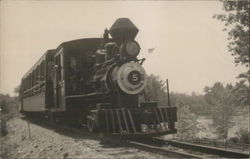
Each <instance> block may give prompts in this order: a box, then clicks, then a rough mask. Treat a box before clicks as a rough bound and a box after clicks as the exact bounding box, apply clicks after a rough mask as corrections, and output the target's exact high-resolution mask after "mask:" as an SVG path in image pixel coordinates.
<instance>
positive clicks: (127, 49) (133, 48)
mask: <svg viewBox="0 0 250 159" xmlns="http://www.w3.org/2000/svg"><path fill="white" fill-rule="evenodd" d="M140 49H141V48H140V46H139V44H138V43H137V42H136V41H127V42H125V43H124V44H122V46H121V52H122V54H125V55H127V56H129V57H136V56H137V55H138V54H139V52H140Z"/></svg>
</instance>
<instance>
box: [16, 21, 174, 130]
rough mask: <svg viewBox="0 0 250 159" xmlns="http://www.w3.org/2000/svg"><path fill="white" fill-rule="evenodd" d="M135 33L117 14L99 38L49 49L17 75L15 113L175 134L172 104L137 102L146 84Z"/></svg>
mask: <svg viewBox="0 0 250 159" xmlns="http://www.w3.org/2000/svg"><path fill="white" fill-rule="evenodd" d="M138 31H139V30H138V29H137V27H136V26H135V25H134V24H133V23H132V22H131V21H130V20H129V19H128V18H120V19H117V20H116V22H115V23H114V24H113V25H112V27H111V28H110V29H109V30H107V29H106V30H105V31H104V34H103V37H102V38H88V39H79V40H73V41H69V42H64V43H62V44H61V45H60V46H59V47H58V48H57V49H54V50H48V51H47V52H46V53H45V54H44V55H43V56H42V57H41V58H40V59H39V61H38V62H37V63H36V64H35V65H34V66H33V67H32V68H31V69H30V70H29V71H28V72H27V73H26V74H25V75H24V77H23V78H22V82H21V87H20V111H21V112H23V113H26V114H34V113H40V114H41V113H43V114H48V115H49V116H50V118H56V119H57V118H58V119H61V120H65V121H70V122H72V123H75V124H76V123H77V124H83V125H86V126H87V128H88V130H89V131H91V132H93V131H100V132H103V133H108V134H123V135H131V134H142V135H143V134H153V135H156V134H168V133H175V132H176V129H175V126H174V123H175V122H176V121H177V117H176V107H170V106H165V107H159V106H157V102H153V101H148V100H145V101H144V102H140V103H139V101H138V96H139V95H141V94H143V95H145V91H144V88H145V85H146V73H145V71H144V69H143V67H142V66H141V64H142V62H143V60H139V59H137V55H138V54H139V52H140V46H139V44H138V43H137V42H136V41H135V40H134V39H135V37H136V35H137V33H138ZM109 34H110V35H111V37H112V38H109Z"/></svg>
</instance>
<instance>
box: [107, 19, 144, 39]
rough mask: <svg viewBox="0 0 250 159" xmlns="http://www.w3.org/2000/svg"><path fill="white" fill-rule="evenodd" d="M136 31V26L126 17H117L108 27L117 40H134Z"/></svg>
mask: <svg viewBox="0 0 250 159" xmlns="http://www.w3.org/2000/svg"><path fill="white" fill-rule="evenodd" d="M138 31H139V30H138V28H137V27H136V26H135V25H134V24H133V23H132V22H131V21H130V20H129V19H128V18H119V19H117V20H116V21H115V23H114V24H113V25H112V26H111V28H110V29H109V33H110V35H111V36H112V38H113V39H114V40H115V41H117V42H123V41H125V40H134V39H135V37H136V35H137V33H138Z"/></svg>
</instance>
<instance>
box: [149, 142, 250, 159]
mask: <svg viewBox="0 0 250 159" xmlns="http://www.w3.org/2000/svg"><path fill="white" fill-rule="evenodd" d="M153 140H154V141H156V142H159V143H162V144H164V143H165V144H167V145H171V146H174V147H178V148H182V149H188V150H192V151H196V152H200V153H204V154H211V155H217V156H219V157H225V158H249V154H247V153H243V152H237V151H233V150H225V149H222V148H216V147H211V146H204V145H198V144H192V143H187V142H180V141H175V140H165V139H161V138H158V137H154V138H153Z"/></svg>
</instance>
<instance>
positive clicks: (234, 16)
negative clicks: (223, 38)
mask: <svg viewBox="0 0 250 159" xmlns="http://www.w3.org/2000/svg"><path fill="white" fill-rule="evenodd" d="M222 3H223V8H224V10H225V11H226V12H227V14H218V15H215V16H214V18H217V19H218V20H221V21H222V22H225V26H226V28H225V29H224V31H228V40H229V44H228V48H229V51H230V52H231V54H232V55H233V56H234V62H235V64H236V66H237V65H239V64H240V65H243V66H245V67H246V68H248V67H249V56H250V30H249V26H250V20H249V19H250V16H249V14H250V1H249V0H239V1H236V0H234V1H232V0H222ZM238 77H239V78H242V79H243V80H244V81H246V80H247V81H248V82H250V70H249V69H248V71H247V72H245V73H241V74H240V75H239V76H238Z"/></svg>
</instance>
